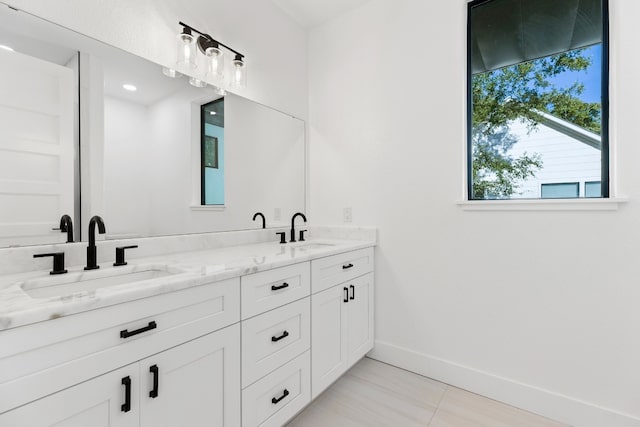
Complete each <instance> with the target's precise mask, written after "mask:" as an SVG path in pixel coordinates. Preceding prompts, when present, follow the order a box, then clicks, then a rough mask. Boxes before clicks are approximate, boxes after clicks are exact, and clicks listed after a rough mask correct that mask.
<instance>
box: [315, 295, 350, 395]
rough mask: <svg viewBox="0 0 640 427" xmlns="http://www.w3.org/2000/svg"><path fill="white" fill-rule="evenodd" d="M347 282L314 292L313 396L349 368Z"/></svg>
mask: <svg viewBox="0 0 640 427" xmlns="http://www.w3.org/2000/svg"><path fill="white" fill-rule="evenodd" d="M347 291H348V287H347V286H342V285H340V286H334V287H333V288H329V289H327V290H325V291H322V292H319V293H317V294H315V295H312V296H311V360H312V363H311V365H312V367H311V398H312V399H313V398H315V397H316V396H318V395H319V394H320V393H322V391H324V389H326V388H327V387H328V386H329V385H330V384H331V383H332V382H333V381H335V380H336V379H337V378H338V377H339V376H340V375H342V374H343V373H344V372H345V371H346V370H347V367H348V365H347V363H348V360H347V357H348V352H347V346H346V344H347V340H346V334H347V319H346V316H347V308H348V307H347V306H348V305H349V304H348V302H346V301H348V299H347V298H348V295H347Z"/></svg>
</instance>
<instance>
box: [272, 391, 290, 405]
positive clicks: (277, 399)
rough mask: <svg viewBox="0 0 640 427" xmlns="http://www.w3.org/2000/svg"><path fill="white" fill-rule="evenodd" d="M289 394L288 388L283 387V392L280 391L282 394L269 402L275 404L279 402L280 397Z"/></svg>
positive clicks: (282, 397)
mask: <svg viewBox="0 0 640 427" xmlns="http://www.w3.org/2000/svg"><path fill="white" fill-rule="evenodd" d="M287 396H289V390H287V389H286V388H285V389H284V392H282V396H280V397H278V398H275V397H274V398H273V399H271V403H273V404H274V405H277V404H278V403H280V401H281V400H282V399H284V398H285V397H287Z"/></svg>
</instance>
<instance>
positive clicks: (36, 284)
mask: <svg viewBox="0 0 640 427" xmlns="http://www.w3.org/2000/svg"><path fill="white" fill-rule="evenodd" d="M181 273H183V271H177V270H170V269H168V268H167V267H166V266H148V267H138V268H135V269H132V268H131V267H126V268H125V267H119V268H106V269H104V270H93V271H87V272H84V271H83V272H78V273H67V274H62V275H59V276H47V277H42V278H37V279H30V280H27V281H25V282H23V283H22V284H21V285H20V287H21V288H22V290H23V291H24V292H26V293H27V295H29V296H30V297H32V298H52V297H61V296H67V295H73V294H77V293H80V292H82V293H87V292H91V291H95V290H97V289H102V288H108V287H111V286H118V285H127V284H133V283H140V282H144V281H147V280H154V279H158V278H161V277H166V276H171V275H175V274H181Z"/></svg>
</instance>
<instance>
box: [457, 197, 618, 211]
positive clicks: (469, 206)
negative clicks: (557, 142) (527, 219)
mask: <svg viewBox="0 0 640 427" xmlns="http://www.w3.org/2000/svg"><path fill="white" fill-rule="evenodd" d="M628 201H629V200H628V199H626V198H624V197H616V198H608V199H575V200H571V199H545V200H463V201H459V202H458V203H457V205H458V206H459V207H460V208H461V209H462V210H463V211H617V210H618V209H619V207H620V205H622V204H625V203H627V202H628Z"/></svg>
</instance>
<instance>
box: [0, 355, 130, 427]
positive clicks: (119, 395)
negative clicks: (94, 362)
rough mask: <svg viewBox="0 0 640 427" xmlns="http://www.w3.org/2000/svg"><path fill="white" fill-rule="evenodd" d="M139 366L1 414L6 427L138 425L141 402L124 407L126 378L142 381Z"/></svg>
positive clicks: (98, 378)
mask: <svg viewBox="0 0 640 427" xmlns="http://www.w3.org/2000/svg"><path fill="white" fill-rule="evenodd" d="M137 368H138V366H137V365H129V366H125V367H124V368H121V369H117V370H115V371H112V372H110V373H108V374H104V375H101V376H99V377H97V378H94V379H92V380H89V381H86V382H84V383H82V384H78V385H76V386H73V387H71V388H68V389H65V390H62V391H59V392H57V393H54V394H52V395H50V396H47V397H44V398H42V399H40V400H37V401H35V402H33V403H30V404H27V405H25V406H21V407H20V408H18V409H14V410H11V411H9V412H5V413H4V414H1V415H0V426H3V427H49V426H56V427H86V426H91V427H137V426H138V425H139V411H140V408H139V405H138V404H137V403H138V402H137V401H138V398H137V396H132V399H133V400H132V402H131V403H132V405H133V406H132V409H131V410H130V411H129V412H123V411H122V404H123V399H124V397H125V396H124V392H123V387H124V385H123V384H122V380H123V379H126V378H128V379H130V380H132V381H135V382H136V383H137V382H138V381H137V379H138V369H137Z"/></svg>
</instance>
